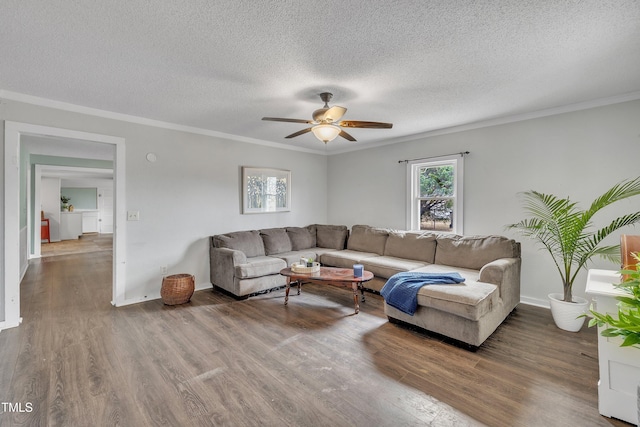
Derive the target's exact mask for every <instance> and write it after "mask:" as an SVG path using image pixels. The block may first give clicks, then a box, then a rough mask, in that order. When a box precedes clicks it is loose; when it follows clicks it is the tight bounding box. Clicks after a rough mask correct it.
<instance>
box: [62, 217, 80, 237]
mask: <svg viewBox="0 0 640 427" xmlns="http://www.w3.org/2000/svg"><path fill="white" fill-rule="evenodd" d="M81 235H82V212H60V240H71V239H77V238H78V237H80V236H81Z"/></svg>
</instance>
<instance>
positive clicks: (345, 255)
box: [320, 249, 379, 268]
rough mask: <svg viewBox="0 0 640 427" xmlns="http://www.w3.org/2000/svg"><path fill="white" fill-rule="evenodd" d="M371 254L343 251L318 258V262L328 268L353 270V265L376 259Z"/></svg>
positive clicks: (328, 253)
mask: <svg viewBox="0 0 640 427" xmlns="http://www.w3.org/2000/svg"><path fill="white" fill-rule="evenodd" d="M377 256H379V255H378V254H375V253H373V252H360V251H352V250H349V249H345V250H343V251H332V252H327V253H324V254H322V255H321V256H320V262H321V263H322V264H323V265H326V266H329V267H339V268H353V264H362V261H363V260H365V259H367V258H371V257H377Z"/></svg>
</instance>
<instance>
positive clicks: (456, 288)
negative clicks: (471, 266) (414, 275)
mask: <svg viewBox="0 0 640 427" xmlns="http://www.w3.org/2000/svg"><path fill="white" fill-rule="evenodd" d="M497 304H498V287H497V286H496V285H492V284H490V283H484V282H473V281H464V282H462V283H456V284H452V285H427V286H423V287H422V288H420V290H419V291H418V306H424V307H431V308H435V309H437V310H441V311H446V312H447V313H452V314H456V315H458V316H460V317H464V318H465V319H469V320H473V321H476V320H479V319H480V318H481V317H482V316H484V315H485V314H487V313H489V312H490V311H491V310H492V309H493V307H494V305H497Z"/></svg>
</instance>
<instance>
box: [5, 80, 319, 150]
mask: <svg viewBox="0 0 640 427" xmlns="http://www.w3.org/2000/svg"><path fill="white" fill-rule="evenodd" d="M0 99H7V100H11V101H16V102H23V103H26V104H33V105H38V106H40V107H48V108H55V109H58V110H64V111H70V112H74V113H80V114H87V115H90V116H96V117H101V118H105V119H112V120H119V121H123V122H129V123H135V124H139V125H145V126H152V127H157V128H162V129H169V130H175V131H180V132H188V133H193V134H196V135H204V136H212V137H216V138H223V139H229V140H232V141H239V142H246V143H248V144H256V145H264V146H267V147H272V148H280V149H283V150H290V151H301V152H305V153H312V154H323V155H325V154H326V153H325V152H324V151H318V150H311V149H308V148H302V147H294V146H290V145H286V144H280V143H277V142H272V141H266V140H262V139H257V138H248V137H244V136H239V135H233V134H229V133H224V132H218V131H214V130H209V129H202V128H197V127H193V126H185V125H179V124H176V123H169V122H163V121H160V120H153V119H147V118H144V117H138V116H132V115H129V114H122V113H115V112H113V111H107V110H100V109H97V108H91V107H84V106H82V105H76V104H70V103H67V102H62V101H55V100H53V99H47V98H41V97H38V96H32V95H26V94H23V93H18V92H11V91H8V90H4V89H0Z"/></svg>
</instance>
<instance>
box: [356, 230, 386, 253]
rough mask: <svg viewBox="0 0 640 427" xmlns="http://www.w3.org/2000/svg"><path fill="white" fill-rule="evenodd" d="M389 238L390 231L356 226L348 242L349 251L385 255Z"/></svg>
mask: <svg viewBox="0 0 640 427" xmlns="http://www.w3.org/2000/svg"><path fill="white" fill-rule="evenodd" d="M387 237H389V231H388V230H385V229H382V228H374V227H370V226H368V225H354V226H353V227H351V235H349V240H348V241H347V249H349V250H352V251H362V252H374V253H376V254H378V255H382V254H384V246H385V243H386V242H387Z"/></svg>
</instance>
